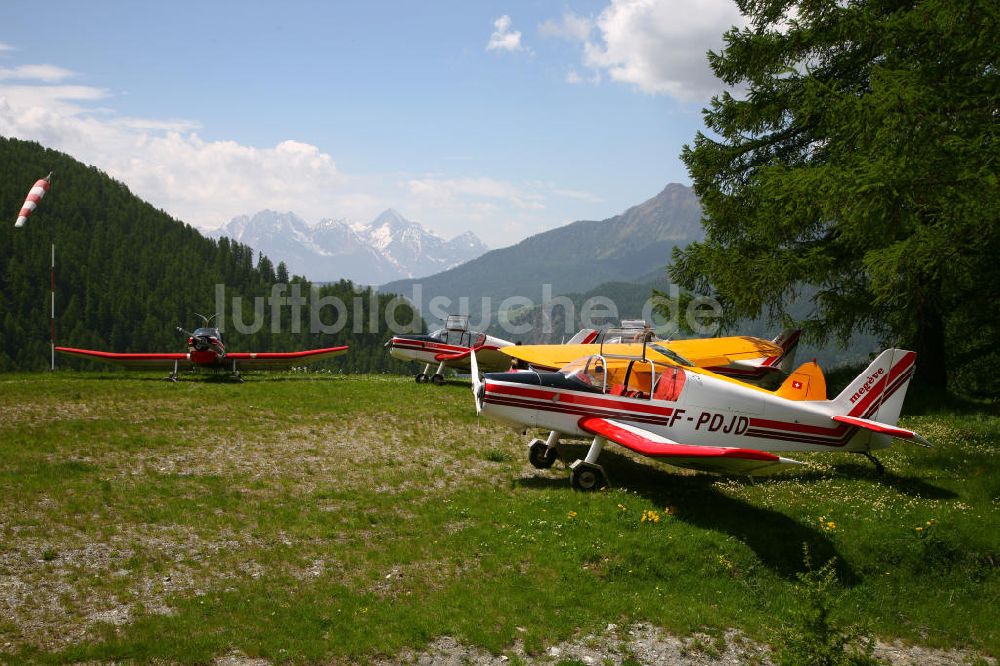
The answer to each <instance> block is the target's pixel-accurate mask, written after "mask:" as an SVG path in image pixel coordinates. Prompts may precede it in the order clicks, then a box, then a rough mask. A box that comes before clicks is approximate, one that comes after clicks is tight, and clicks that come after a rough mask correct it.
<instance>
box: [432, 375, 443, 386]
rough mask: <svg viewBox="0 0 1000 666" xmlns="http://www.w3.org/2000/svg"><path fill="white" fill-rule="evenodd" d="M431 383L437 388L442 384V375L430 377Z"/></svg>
mask: <svg viewBox="0 0 1000 666" xmlns="http://www.w3.org/2000/svg"><path fill="white" fill-rule="evenodd" d="M431 383H432V384H435V385H437V386H441V384H444V375H441V374H434V375H433V376H431Z"/></svg>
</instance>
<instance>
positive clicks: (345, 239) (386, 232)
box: [212, 208, 488, 285]
mask: <svg viewBox="0 0 1000 666" xmlns="http://www.w3.org/2000/svg"><path fill="white" fill-rule="evenodd" d="M212 235H213V236H214V237H221V236H228V237H229V238H232V239H233V240H236V241H238V242H240V243H244V244H245V245H249V246H250V247H252V248H254V249H255V250H258V251H260V252H263V253H264V254H266V255H267V256H268V257H269V258H270V259H271V261H273V262H274V263H275V264H277V263H278V262H280V261H284V262H285V264H286V265H287V266H288V271H289V272H290V273H292V274H295V275H305V276H306V277H308V278H309V279H310V280H314V281H317V282H330V281H334V280H339V279H341V278H346V279H348V280H352V281H354V282H358V283H360V284H372V285H376V284H384V283H386V282H389V281H392V280H399V279H403V278H413V277H421V276H424V275H430V274H432V273H438V272H441V271H444V270H447V269H449V268H451V267H453V266H457V265H458V264H461V263H463V262H466V261H469V260H470V259H474V258H476V257H478V256H479V255H481V254H483V253H484V252H486V251H487V249H488V248H487V247H486V246H485V245H483V243H482V241H480V240H479V238H478V237H477V236H476V235H475V234H474V233H472V232H471V231H469V232H466V233H464V234H461V235H460V236H457V237H455V238H453V239H452V240H450V241H446V240H445V239H443V238H441V237H440V236H438V235H437V234H435V233H434V232H432V231H429V230H428V229H425V228H424V227H423V226H422V225H421V224H419V223H418V222H412V221H410V220H407V219H406V218H405V217H403V216H402V215H401V214H400V213H399V212H397V211H395V210H392V209H391V208H390V209H388V210H386V211H384V212H382V213H381V214H380V215H379V216H378V217H376V218H375V219H374V220H372V221H371V222H370V223H368V224H357V223H355V224H352V223H350V222H348V221H347V220H344V219H332V218H328V219H323V220H320V221H319V222H318V223H317V224H316V225H314V226H310V225H308V224H307V223H306V222H305V221H303V220H302V218H300V217H298V216H297V215H295V214H294V213H277V212H275V211H271V210H263V211H260V212H259V213H256V214H254V215H252V216H248V215H240V216H237V217H234V218H233V219H232V220H230V221H229V223H228V224H226V225H225V226H223V227H222V228H220V229H218V230H216V231H215V232H213V234H212Z"/></svg>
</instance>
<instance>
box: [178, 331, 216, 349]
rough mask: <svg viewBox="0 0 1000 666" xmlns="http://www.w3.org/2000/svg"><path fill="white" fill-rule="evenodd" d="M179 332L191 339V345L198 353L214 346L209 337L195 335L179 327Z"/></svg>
mask: <svg viewBox="0 0 1000 666" xmlns="http://www.w3.org/2000/svg"><path fill="white" fill-rule="evenodd" d="M177 330H178V331H179V332H181V333H183V334H184V335H186V336H188V337H189V338H191V345H192V346H193V347H194V348H195V349H197V350H198V351H205V350H206V349H208V348H209V347H211V346H212V342H211V340H209V339H208V336H207V335H195V334H194V333H192V332H191V331H189V330H187V329H184V328H181V327H180V326H178V327H177Z"/></svg>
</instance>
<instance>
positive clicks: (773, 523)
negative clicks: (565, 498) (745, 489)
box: [517, 447, 860, 587]
mask: <svg viewBox="0 0 1000 666" xmlns="http://www.w3.org/2000/svg"><path fill="white" fill-rule="evenodd" d="M566 448H567V449H568V448H569V447H566ZM574 452H575V451H574ZM564 453H570V451H568V450H565V449H564ZM576 457H577V456H575V455H574V456H567V458H569V459H570V460H572V459H575V458H576ZM579 457H582V455H581V456H579ZM564 460H565V458H564ZM601 465H602V467H604V471H605V472H606V473H607V475H608V479H609V483H611V484H612V485H617V486H619V487H624V488H628V489H629V490H632V491H635V492H637V493H639V494H640V495H642V496H643V497H645V498H646V499H648V500H649V501H650V502H651V503H652V504H654V505H655V506H658V507H666V506H669V507H672V509H673V510H674V511H675V513H674V518H676V519H677V520H679V521H681V522H685V523H687V524H689V525H693V526H696V527H699V528H702V529H706V530H713V531H716V532H721V533H723V534H728V535H730V536H732V537H735V538H736V539H739V540H740V541H741V542H743V543H744V544H745V545H746V546H747V547H748V548H750V549H751V550H753V551H754V553H756V555H757V557H758V558H759V559H760V561H761V563H762V564H763V565H764V566H766V567H767V568H769V569H771V570H772V571H773V572H774V573H775V574H777V575H779V576H781V577H782V578H785V579H788V580H793V579H795V576H796V574H798V573H801V572H803V571H805V570H806V568H805V564H804V562H803V556H802V548H803V544H805V545H806V546H808V548H809V553H810V556H811V558H812V561H813V562H815V563H823V562H826V561H828V560H830V559H834V558H836V562H837V574H838V578H839V579H840V581H841V582H842V583H843V584H844V585H846V586H849V587H850V586H854V585H856V584H857V583H859V582H860V580H859V578H858V576H857V575H856V574H855V573H854V571H853V569H852V568H851V567H850V566H849V565H848V564H846V563H845V562H844V559H843V558H842V557H841V556H840V554H839V552H838V551H837V548H836V546H835V545H834V543H833V541H831V540H830V538H829V537H828V536H827V535H826V534H824V533H823V532H822V531H820V530H818V529H815V528H812V527H808V526H806V525H803V524H802V523H801V522H800V521H798V520H795V519H794V518H790V517H788V516H786V515H785V514H783V513H780V512H778V511H774V510H771V509H766V508H762V507H757V506H753V505H751V504H749V503H747V502H744V501H743V500H740V499H737V498H734V497H730V496H728V495H726V494H725V493H723V492H720V491H719V490H718V489H717V488H715V486H714V483H713V482H714V481H715V480H716V478H717V477H713V476H710V475H708V474H696V475H681V474H671V473H670V472H667V471H665V470H662V469H659V468H656V467H653V466H651V465H645V464H642V463H639V462H636V461H634V460H632V459H631V458H628V457H627V456H624V455H621V454H619V453H616V452H614V451H605V452H604V453H602V454H601ZM517 483H518V484H519V485H521V486H523V487H525V488H552V487H561V488H565V489H566V491H567V492H572V491H571V490H570V484H569V480H568V479H553V478H542V477H537V478H527V479H521V480H519V481H518V482H517ZM761 483H780V480H768V481H762V482H761Z"/></svg>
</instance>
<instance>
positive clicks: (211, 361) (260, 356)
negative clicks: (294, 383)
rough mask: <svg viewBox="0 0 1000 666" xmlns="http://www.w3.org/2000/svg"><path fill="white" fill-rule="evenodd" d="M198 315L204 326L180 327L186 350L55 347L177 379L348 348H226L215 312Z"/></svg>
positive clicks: (270, 366) (280, 366) (281, 366)
mask: <svg viewBox="0 0 1000 666" xmlns="http://www.w3.org/2000/svg"><path fill="white" fill-rule="evenodd" d="M197 316H198V317H200V318H201V319H202V320H203V321H204V324H205V325H204V326H202V327H200V328H196V329H195V330H194V331H193V332H191V331H185V330H184V329H183V328H181V327H179V326H178V327H177V330H178V331H180V332H181V333H184V334H185V335H187V336H188V337H187V346H188V350H187V353H186V354H185V353H176V354H169V353H168V354H116V353H112V352H103V351H94V350H92V349H74V348H72V347H56V351H57V352H59V353H61V354H66V355H68V356H77V357H80V358H85V359H88V360H91V361H102V362H105V363H112V364H115V365H121V366H124V367H126V368H130V369H134V370H157V369H163V370H171V373H170V376H169V377H167V379H170V380H171V381H175V382H176V381H177V373H178V372H179V371H180V370H182V369H183V370H191V369H196V368H198V369H206V370H213V371H217V372H219V371H221V372H229V373H231V376H232V378H233V379H236V380H239V381H243V377H242V375H241V374H240V372H241V371H244V370H287V369H289V368H292V367H297V366H302V365H307V364H309V363H314V362H316V361H322V360H323V359H327V358H333V357H334V356H339V355H340V354H343V353H344V352H346V351H347V347H346V346H343V347H327V348H326V349H309V350H306V351H298V352H227V351H226V347H225V345H223V344H222V333H221V332H220V331H219V329H218V328H217V327H215V326H212V325H211V322H212V319H215V315H212V316H211V317H206V316H205V315H197Z"/></svg>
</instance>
